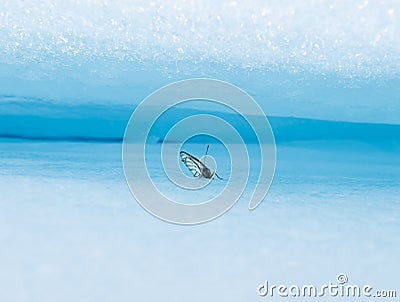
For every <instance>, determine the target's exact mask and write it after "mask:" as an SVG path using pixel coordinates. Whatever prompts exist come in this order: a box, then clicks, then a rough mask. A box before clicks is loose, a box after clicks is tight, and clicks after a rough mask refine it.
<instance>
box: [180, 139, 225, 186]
mask: <svg viewBox="0 0 400 302" xmlns="http://www.w3.org/2000/svg"><path fill="white" fill-rule="evenodd" d="M209 147H210V145H208V146H207V150H206V155H204V163H203V162H201V160H199V159H198V158H197V157H195V156H193V155H191V154H189V153H187V152H185V151H181V152H179V155H180V157H181V160H182V162H183V163H184V164H185V166H186V167H187V168H188V169H189V171H190V172H191V173H192V174H193V176H194V177H197V178H208V179H210V178H212V179H214V176H217V177H218V179H222V178H221V177H219V175H218V174H217V172H211V170H210V169H209V168H208V167H207V166H206V156H207V153H208V148H209Z"/></svg>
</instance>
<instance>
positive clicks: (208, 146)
mask: <svg viewBox="0 0 400 302" xmlns="http://www.w3.org/2000/svg"><path fill="white" fill-rule="evenodd" d="M208 148H210V145H207V149H206V154H205V155H204V165H206V157H207V154H208Z"/></svg>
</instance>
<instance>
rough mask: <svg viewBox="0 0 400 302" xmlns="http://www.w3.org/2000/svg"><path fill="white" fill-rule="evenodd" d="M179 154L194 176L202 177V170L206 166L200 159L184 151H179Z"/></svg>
mask: <svg viewBox="0 0 400 302" xmlns="http://www.w3.org/2000/svg"><path fill="white" fill-rule="evenodd" d="M179 155H180V156H181V160H182V162H183V163H184V164H185V166H186V167H187V168H188V169H189V171H190V172H191V173H192V174H193V176H194V177H202V172H203V170H204V168H206V166H205V165H204V164H203V163H202V162H201V161H200V160H198V159H197V158H196V157H194V156H193V155H191V154H189V153H187V152H185V151H181V152H179Z"/></svg>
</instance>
